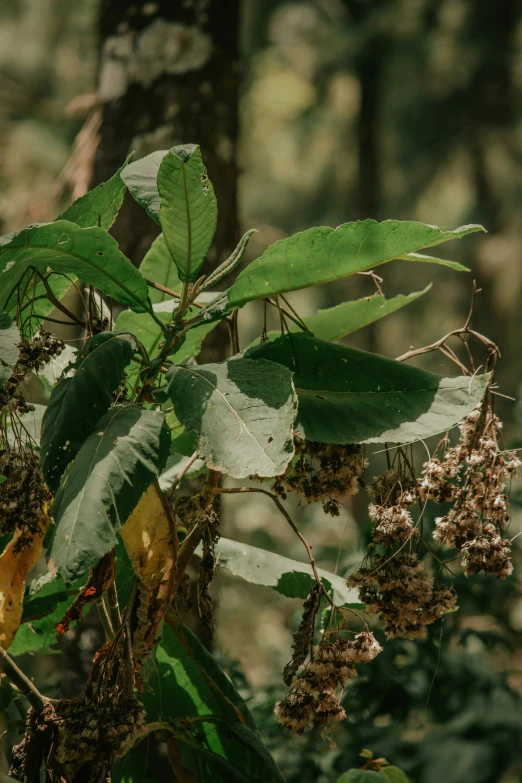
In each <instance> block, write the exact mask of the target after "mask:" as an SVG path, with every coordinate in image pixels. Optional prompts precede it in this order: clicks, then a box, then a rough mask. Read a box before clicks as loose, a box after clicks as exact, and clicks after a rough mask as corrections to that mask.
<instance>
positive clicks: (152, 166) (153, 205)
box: [121, 150, 169, 223]
mask: <svg viewBox="0 0 522 783" xmlns="http://www.w3.org/2000/svg"><path fill="white" fill-rule="evenodd" d="M168 153H169V150H157V151H156V152H152V153H151V154H150V155H146V156H145V157H144V158H140V160H136V161H134V163H129V165H128V166H125V168H124V169H123V171H122V172H121V178H122V180H123V181H124V182H125V184H126V185H127V187H128V189H129V192H130V193H131V194H132V196H133V198H135V199H136V201H137V202H138V204H139V205H140V206H141V207H143V209H144V210H145V212H146V213H147V215H148V216H149V217H151V218H152V219H153V220H154V221H156V223H159V222H160V221H159V213H160V203H161V197H160V194H159V192H158V171H159V167H160V165H161V161H162V160H163V158H164V157H165V155H168Z"/></svg>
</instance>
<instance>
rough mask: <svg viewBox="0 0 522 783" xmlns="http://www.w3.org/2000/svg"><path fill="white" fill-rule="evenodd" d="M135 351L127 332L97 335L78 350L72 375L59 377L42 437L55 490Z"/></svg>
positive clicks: (45, 463) (43, 463)
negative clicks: (124, 333) (60, 378)
mask: <svg viewBox="0 0 522 783" xmlns="http://www.w3.org/2000/svg"><path fill="white" fill-rule="evenodd" d="M129 312H130V311H129ZM133 353H134V347H133V344H132V342H131V340H130V339H129V337H127V336H126V335H120V334H111V333H110V332H103V333H102V334H99V335H96V336H95V337H92V338H91V339H90V340H88V341H87V342H86V343H85V345H84V347H83V348H82V349H81V351H80V352H79V353H78V355H77V361H76V364H75V367H74V370H75V373H74V375H73V376H72V377H71V378H64V379H63V380H61V381H59V382H58V384H57V385H56V386H55V388H54V389H53V391H52V393H51V398H50V400H49V405H48V407H47V410H46V412H45V415H44V417H43V422H42V434H41V440H40V445H41V455H40V464H41V467H42V473H43V476H44V479H45V481H46V483H47V485H48V486H49V488H50V489H51V490H52V491H53V492H55V491H56V490H57V489H58V485H59V483H60V478H61V476H62V475H63V473H64V471H65V469H66V467H67V465H68V464H69V462H71V461H72V460H73V459H74V457H75V456H76V454H77V453H78V451H79V450H80V447H81V445H82V444H83V443H84V441H85V440H86V439H87V438H88V436H89V435H90V434H91V433H92V432H94V430H95V429H96V425H97V423H98V421H99V420H100V417H101V416H102V414H104V413H105V412H106V411H107V410H108V409H109V408H110V406H111V405H112V393H113V392H114V391H115V390H116V389H117V388H118V385H119V384H120V382H121V380H122V378H123V373H124V370H125V366H126V365H127V364H128V363H129V362H130V360H131V357H132V354H133Z"/></svg>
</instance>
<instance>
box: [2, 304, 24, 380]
mask: <svg viewBox="0 0 522 783" xmlns="http://www.w3.org/2000/svg"><path fill="white" fill-rule="evenodd" d="M19 342H20V332H19V330H18V327H17V325H16V324H15V322H14V321H13V319H12V318H11V316H10V315H8V314H7V313H4V312H3V310H0V386H1V385H2V383H5V381H6V380H7V378H9V376H10V375H11V369H12V368H13V367H14V365H15V364H16V362H17V361H18V354H19V353H20V352H19V350H18V343H19Z"/></svg>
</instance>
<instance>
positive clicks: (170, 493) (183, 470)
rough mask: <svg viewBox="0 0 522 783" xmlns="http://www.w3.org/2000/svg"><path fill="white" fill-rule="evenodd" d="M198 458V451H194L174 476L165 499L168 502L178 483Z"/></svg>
mask: <svg viewBox="0 0 522 783" xmlns="http://www.w3.org/2000/svg"><path fill="white" fill-rule="evenodd" d="M198 457H199V449H196V451H195V452H194V454H193V455H192V456H191V458H190V459H189V461H188V462H187V464H186V465H185V467H184V468H182V469H181V470H180V472H179V473H178V475H177V476H176V478H175V479H174V481H173V482H172V486H171V487H170V489H169V491H168V492H167V499H168V500H170V499H171V497H172V495H173V494H174V491H175V489H176V487H177V486H178V484H179V482H180V481H181V479H182V478H183V476H184V475H185V474H186V473H187V472H188V471H189V470H190V468H191V467H192V465H193V464H194V462H195V461H196V460H197V458H198Z"/></svg>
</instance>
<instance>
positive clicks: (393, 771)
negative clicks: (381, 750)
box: [381, 766, 409, 783]
mask: <svg viewBox="0 0 522 783" xmlns="http://www.w3.org/2000/svg"><path fill="white" fill-rule="evenodd" d="M381 774H382V775H384V777H385V778H386V780H387V781H388V783H409V780H408V778H407V777H406V775H405V774H404V772H403V771H402V769H399V767H394V766H389V767H383V768H382V770H381Z"/></svg>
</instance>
